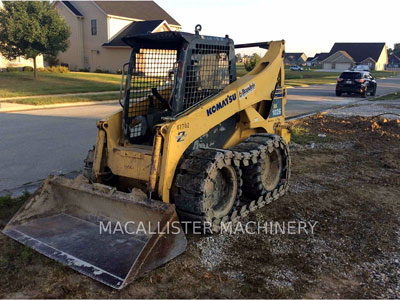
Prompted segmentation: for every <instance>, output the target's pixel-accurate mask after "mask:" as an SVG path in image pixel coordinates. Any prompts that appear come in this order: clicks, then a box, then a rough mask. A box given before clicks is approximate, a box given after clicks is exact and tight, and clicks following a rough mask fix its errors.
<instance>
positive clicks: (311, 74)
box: [236, 63, 399, 86]
mask: <svg viewBox="0 0 400 300" xmlns="http://www.w3.org/2000/svg"><path fill="white" fill-rule="evenodd" d="M246 73H247V71H246V69H245V68H244V64H242V63H240V64H236V74H237V76H238V77H241V76H243V75H245V74H246ZM371 73H372V75H374V76H375V77H376V78H383V77H389V76H395V75H398V74H399V72H392V71H372V72H371ZM340 74H341V72H320V71H313V70H305V71H290V70H288V69H285V84H286V85H290V86H302V85H314V84H327V83H336V79H337V78H338V77H339V75H340Z"/></svg>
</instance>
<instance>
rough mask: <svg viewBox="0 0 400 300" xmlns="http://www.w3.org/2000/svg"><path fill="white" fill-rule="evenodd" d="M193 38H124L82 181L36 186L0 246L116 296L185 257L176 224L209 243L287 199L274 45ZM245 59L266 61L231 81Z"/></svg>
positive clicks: (278, 53)
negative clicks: (242, 54) (118, 74)
mask: <svg viewBox="0 0 400 300" xmlns="http://www.w3.org/2000/svg"><path fill="white" fill-rule="evenodd" d="M200 29H201V28H200V27H199V26H198V27H196V33H195V34H190V33H184V32H160V33H152V34H143V35H136V36H128V37H125V38H124V42H125V43H126V44H127V45H130V46H131V47H132V52H131V56H130V60H129V63H128V64H126V65H125V66H124V70H123V75H122V80H121V95H122V96H121V100H120V103H121V106H122V109H121V110H120V111H119V112H117V113H115V114H113V115H111V116H109V117H108V118H105V119H103V120H100V121H98V122H97V128H98V133H97V140H96V145H95V147H94V148H93V150H90V151H89V153H88V157H87V159H86V160H85V168H84V175H85V176H82V175H80V176H78V178H76V179H75V180H70V179H66V178H64V177H60V176H53V177H49V178H47V179H46V180H45V181H44V182H43V184H42V185H41V186H40V188H39V189H38V190H37V191H36V192H35V193H34V194H33V195H32V197H31V198H30V199H29V200H28V201H27V202H26V204H25V205H24V206H23V207H22V208H21V209H20V210H19V211H18V213H17V214H16V215H15V216H14V217H13V219H12V220H11V221H10V222H9V223H8V224H7V226H6V227H5V228H4V230H3V232H4V233H5V234H6V235H8V236H10V237H11V238H13V239H15V240H17V241H19V242H21V243H23V244H25V245H28V246H30V247H32V248H33V249H35V250H37V251H38V252H40V253H42V254H44V255H46V256H48V257H50V258H52V259H54V260H56V261H59V262H61V263H63V264H66V265H68V266H70V267H71V268H73V269H75V270H77V271H79V272H81V273H83V274H86V275H88V276H90V277H92V278H94V279H96V280H98V281H100V282H103V283H104V284H107V285H109V286H111V287H113V288H117V289H121V288H122V287H124V286H125V285H126V284H128V283H129V282H131V281H133V280H134V279H135V278H137V277H140V276H143V275H144V274H145V273H146V272H148V271H150V270H152V269H154V268H156V267H158V266H160V265H162V264H164V263H166V262H167V261H169V260H171V259H173V258H174V257H176V256H177V255H179V254H181V253H182V252H184V251H185V248H186V238H185V235H184V232H183V230H182V227H181V225H180V223H179V220H181V221H182V220H188V221H190V222H194V221H197V222H200V223H201V225H202V226H203V227H208V228H211V230H212V231H214V232H218V230H220V228H221V224H223V223H229V222H231V223H232V224H233V223H234V222H237V221H238V220H239V219H240V218H242V217H244V216H246V215H247V214H248V213H249V212H250V211H253V210H255V209H257V208H260V207H263V206H264V205H266V204H268V203H270V202H271V201H273V200H276V199H278V198H279V197H280V196H282V195H283V194H284V193H285V192H286V191H287V189H288V184H289V176H290V156H289V150H288V146H287V143H288V142H289V139H290V131H289V129H288V127H287V125H286V124H285V117H284V116H285V103H286V89H285V87H284V65H283V57H284V41H274V42H262V43H253V44H242V45H234V43H233V41H232V40H231V39H230V38H229V37H228V36H226V37H224V38H219V37H211V36H204V35H201V34H200V33H199V31H200ZM246 47H261V48H264V49H268V51H267V52H266V54H265V56H264V57H263V58H262V59H261V61H260V62H259V63H258V64H257V65H256V66H255V67H254V69H253V70H252V71H250V72H249V73H248V74H246V75H244V76H243V77H241V78H239V79H237V78H236V58H235V48H246ZM125 67H127V68H125ZM125 75H126V80H125V79H124V77H125ZM178 216H179V220H178Z"/></svg>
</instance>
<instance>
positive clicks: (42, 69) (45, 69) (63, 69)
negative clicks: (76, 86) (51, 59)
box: [37, 66, 69, 73]
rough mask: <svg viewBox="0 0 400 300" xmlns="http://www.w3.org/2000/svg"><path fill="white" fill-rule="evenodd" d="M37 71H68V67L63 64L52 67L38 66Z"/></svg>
mask: <svg viewBox="0 0 400 300" xmlns="http://www.w3.org/2000/svg"><path fill="white" fill-rule="evenodd" d="M37 70H38V72H42V73H68V72H69V69H68V68H67V67H63V66H53V67H46V68H38V69H37Z"/></svg>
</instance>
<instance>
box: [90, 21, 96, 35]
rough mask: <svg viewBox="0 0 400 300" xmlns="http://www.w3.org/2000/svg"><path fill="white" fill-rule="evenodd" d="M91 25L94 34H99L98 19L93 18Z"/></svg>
mask: <svg viewBox="0 0 400 300" xmlns="http://www.w3.org/2000/svg"><path fill="white" fill-rule="evenodd" d="M90 25H91V29H92V35H97V20H91V21H90Z"/></svg>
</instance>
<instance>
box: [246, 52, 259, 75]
mask: <svg viewBox="0 0 400 300" xmlns="http://www.w3.org/2000/svg"><path fill="white" fill-rule="evenodd" d="M260 59H261V57H260V55H258V54H256V53H254V54H253V55H252V56H251V58H250V60H248V61H246V62H245V63H244V68H245V69H246V71H247V72H250V71H251V70H253V69H254V67H255V66H256V65H257V64H258V62H259V61H260Z"/></svg>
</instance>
